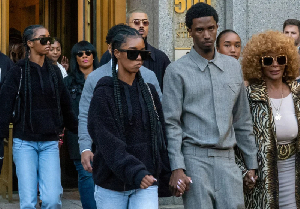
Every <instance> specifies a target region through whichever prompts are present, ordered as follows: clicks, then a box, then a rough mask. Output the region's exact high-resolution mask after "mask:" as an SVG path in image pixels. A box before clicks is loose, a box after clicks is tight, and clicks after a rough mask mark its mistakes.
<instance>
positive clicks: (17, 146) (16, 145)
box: [13, 138, 23, 149]
mask: <svg viewBox="0 0 300 209" xmlns="http://www.w3.org/2000/svg"><path fill="white" fill-rule="evenodd" d="M22 144H23V140H22V139H19V138H13V149H20V148H21V147H22Z"/></svg>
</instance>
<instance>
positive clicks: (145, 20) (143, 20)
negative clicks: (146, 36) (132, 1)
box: [132, 19, 149, 26]
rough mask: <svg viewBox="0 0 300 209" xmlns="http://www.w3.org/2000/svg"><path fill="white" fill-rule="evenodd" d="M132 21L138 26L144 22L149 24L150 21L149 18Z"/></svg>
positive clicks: (146, 24) (145, 24)
mask: <svg viewBox="0 0 300 209" xmlns="http://www.w3.org/2000/svg"><path fill="white" fill-rule="evenodd" d="M132 23H133V24H135V25H136V26H139V25H140V24H141V23H143V25H144V26H148V25H149V21H148V20H147V19H134V20H132Z"/></svg>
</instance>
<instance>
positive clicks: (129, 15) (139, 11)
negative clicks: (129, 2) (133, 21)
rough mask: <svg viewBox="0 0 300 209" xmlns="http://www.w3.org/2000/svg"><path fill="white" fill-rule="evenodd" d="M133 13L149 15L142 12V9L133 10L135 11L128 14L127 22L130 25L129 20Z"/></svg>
mask: <svg viewBox="0 0 300 209" xmlns="http://www.w3.org/2000/svg"><path fill="white" fill-rule="evenodd" d="M133 13H144V14H146V15H147V16H148V14H147V13H146V12H145V11H144V10H141V9H133V10H130V11H129V12H127V13H126V22H127V23H129V19H130V17H131V15H132V14H133Z"/></svg>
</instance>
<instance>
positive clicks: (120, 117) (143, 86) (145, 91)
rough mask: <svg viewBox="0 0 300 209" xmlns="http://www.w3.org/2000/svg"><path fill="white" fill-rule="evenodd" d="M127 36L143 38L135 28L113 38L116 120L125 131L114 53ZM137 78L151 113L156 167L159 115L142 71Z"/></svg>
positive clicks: (125, 29)
mask: <svg viewBox="0 0 300 209" xmlns="http://www.w3.org/2000/svg"><path fill="white" fill-rule="evenodd" d="M127 38H142V36H141V35H140V34H139V32H138V31H137V30H135V29H134V28H125V27H124V28H123V29H120V30H119V31H118V34H116V36H115V37H114V38H113V40H112V43H111V45H112V53H111V55H112V77H113V82H114V99H115V104H116V109H117V115H116V116H115V117H116V120H117V123H118V125H119V127H120V129H121V132H122V133H124V114H123V110H122V102H121V92H120V85H119V81H118V76H117V71H116V64H117V62H118V60H117V58H116V57H115V55H114V50H115V49H117V50H118V49H120V47H121V45H122V44H123V43H125V42H126V41H127ZM137 80H138V85H139V87H140V89H141V93H142V96H143V98H144V100H145V103H146V105H147V111H148V113H149V118H150V126H151V143H152V160H153V164H154V166H155V167H157V166H158V163H157V162H158V145H157V143H158V142H157V141H158V140H157V125H158V122H157V116H156V113H155V110H154V106H153V101H152V98H151V95H150V93H149V91H148V87H147V85H146V84H145V82H144V79H143V77H142V76H141V73H140V71H138V72H137Z"/></svg>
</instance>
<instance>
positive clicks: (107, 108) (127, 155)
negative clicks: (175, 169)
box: [88, 77, 171, 191]
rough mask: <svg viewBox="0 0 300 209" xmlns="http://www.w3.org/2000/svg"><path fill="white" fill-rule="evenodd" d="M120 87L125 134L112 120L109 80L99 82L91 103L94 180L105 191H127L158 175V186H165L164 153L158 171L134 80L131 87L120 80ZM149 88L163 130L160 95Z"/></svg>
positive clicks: (166, 166) (166, 163) (143, 105)
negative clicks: (94, 149)
mask: <svg viewBox="0 0 300 209" xmlns="http://www.w3.org/2000/svg"><path fill="white" fill-rule="evenodd" d="M119 84H120V89H121V102H122V109H123V113H124V128H125V132H124V134H123V133H121V131H120V128H119V126H118V124H117V122H116V119H115V116H116V114H117V113H116V105H115V101H114V87H113V78H112V77H103V78H102V79H100V80H99V82H98V84H97V86H96V88H95V90H94V95H93V98H92V101H91V104H90V109H89V113H88V130H89V134H90V136H91V138H92V139H93V142H94V143H95V144H96V152H95V153H94V161H93V177H94V181H95V183H96V184H97V185H99V186H101V187H103V188H106V189H110V190H115V191H127V190H131V189H138V188H140V183H141V181H142V179H143V178H144V177H145V175H148V174H151V175H153V176H154V177H155V178H158V176H157V174H161V173H164V174H166V175H165V179H161V181H162V182H161V183H162V184H163V182H164V183H168V182H169V177H170V174H171V172H170V165H169V158H168V154H167V151H166V152H164V153H160V162H161V164H160V165H161V166H159V168H155V167H154V164H153V160H152V159H153V158H152V142H151V130H150V119H149V115H148V111H147V107H146V103H145V101H144V99H143V97H142V95H141V93H139V89H138V88H139V87H138V82H137V79H135V80H134V82H133V84H132V86H130V85H128V84H127V83H124V82H122V81H120V80H119ZM149 87H150V89H151V92H152V94H153V97H154V101H155V105H156V107H157V110H158V114H159V116H160V118H161V119H162V124H163V127H164V120H163V114H162V107H161V103H160V100H159V96H158V94H157V92H156V90H155V87H154V86H153V85H151V84H149ZM162 168H163V169H164V171H162ZM159 181H160V180H159ZM159 183H160V182H159Z"/></svg>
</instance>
